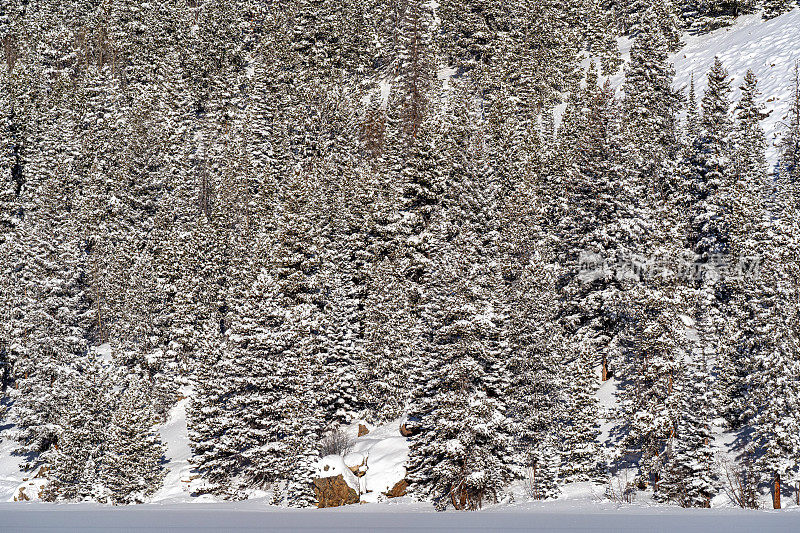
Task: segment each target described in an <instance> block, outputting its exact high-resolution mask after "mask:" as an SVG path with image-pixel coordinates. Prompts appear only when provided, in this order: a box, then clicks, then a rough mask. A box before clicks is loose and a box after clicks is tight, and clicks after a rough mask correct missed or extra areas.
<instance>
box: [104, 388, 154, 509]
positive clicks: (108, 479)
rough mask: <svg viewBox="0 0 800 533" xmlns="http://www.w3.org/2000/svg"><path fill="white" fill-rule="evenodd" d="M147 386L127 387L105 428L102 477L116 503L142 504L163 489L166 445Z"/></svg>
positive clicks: (109, 497) (110, 498)
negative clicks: (162, 438)
mask: <svg viewBox="0 0 800 533" xmlns="http://www.w3.org/2000/svg"><path fill="white" fill-rule="evenodd" d="M156 420H157V418H156V415H155V412H154V411H153V409H152V405H151V402H150V398H149V397H148V394H147V391H146V389H145V388H144V384H143V383H141V382H138V380H134V381H132V382H131V383H129V384H128V386H127V388H126V390H125V392H124V393H123V395H122V399H121V401H120V402H119V404H117V406H116V408H115V411H114V415H113V416H112V417H111V420H110V422H109V426H108V428H107V429H106V434H107V437H106V438H107V445H108V450H107V452H106V455H105V457H103V466H102V468H101V470H100V476H101V479H102V480H103V485H104V487H105V489H106V491H107V494H108V496H107V498H108V499H109V500H110V501H111V502H113V503H114V504H125V503H132V502H137V503H141V502H143V501H144V500H145V499H146V498H147V497H148V496H150V495H152V494H153V493H155V492H156V490H158V489H159V488H160V487H161V483H162V482H163V480H164V475H165V471H164V467H163V465H162V461H163V455H164V446H163V444H161V441H160V439H159V436H158V434H157V433H156V432H155V431H154V429H153V428H154V422H156Z"/></svg>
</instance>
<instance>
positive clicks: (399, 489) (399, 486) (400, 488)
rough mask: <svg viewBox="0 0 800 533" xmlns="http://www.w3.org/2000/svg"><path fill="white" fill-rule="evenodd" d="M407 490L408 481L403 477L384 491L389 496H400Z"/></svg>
mask: <svg viewBox="0 0 800 533" xmlns="http://www.w3.org/2000/svg"><path fill="white" fill-rule="evenodd" d="M407 492H408V481H406V480H405V479H401V480H400V481H398V482H397V483H395V485H394V487H392V488H391V489H390V490H389V491H388V492H384V494H385V495H386V496H387V497H389V498H399V497H400V496H405V495H406V493H407Z"/></svg>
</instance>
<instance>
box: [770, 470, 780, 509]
mask: <svg viewBox="0 0 800 533" xmlns="http://www.w3.org/2000/svg"><path fill="white" fill-rule="evenodd" d="M772 508H773V509H780V508H781V475H780V474H779V473H778V472H775V484H774V486H773V487H772Z"/></svg>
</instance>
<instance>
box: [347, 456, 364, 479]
mask: <svg viewBox="0 0 800 533" xmlns="http://www.w3.org/2000/svg"><path fill="white" fill-rule="evenodd" d="M344 464H345V465H347V468H349V469H350V471H351V472H352V473H353V474H355V475H356V477H363V476H364V475H365V474H366V473H367V456H366V455H364V454H362V453H348V454H347V455H345V456H344Z"/></svg>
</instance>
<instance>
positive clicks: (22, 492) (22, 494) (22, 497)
mask: <svg viewBox="0 0 800 533" xmlns="http://www.w3.org/2000/svg"><path fill="white" fill-rule="evenodd" d="M14 501H15V502H27V501H30V498H29V497H28V495H27V494H25V487H20V488H19V494H18V495H17V496H14Z"/></svg>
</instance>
